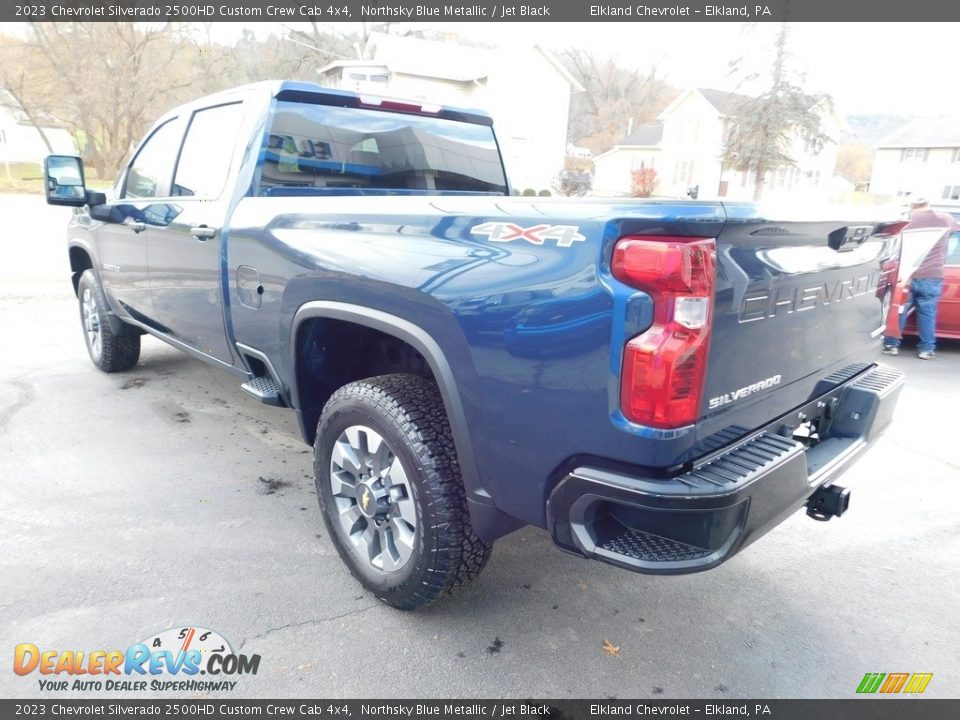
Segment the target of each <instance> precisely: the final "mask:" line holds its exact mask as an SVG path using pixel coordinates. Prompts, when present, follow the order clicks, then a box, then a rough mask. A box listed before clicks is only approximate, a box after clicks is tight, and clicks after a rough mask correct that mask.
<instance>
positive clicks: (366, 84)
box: [319, 33, 583, 190]
mask: <svg viewBox="0 0 960 720" xmlns="http://www.w3.org/2000/svg"><path fill="white" fill-rule="evenodd" d="M364 55H365V57H367V58H369V59H368V60H339V61H337V62H333V63H330V64H329V65H326V66H324V67H322V68H320V70H319V73H320V81H321V83H323V84H324V85H327V86H330V87H338V88H343V89H346V90H353V91H356V92H366V93H372V94H377V95H388V96H393V97H398V98H408V99H411V100H423V101H425V102H429V103H438V104H443V105H457V106H461V107H473V108H479V109H482V110H485V111H486V112H488V113H490V115H491V116H492V117H493V120H494V128H495V130H496V132H497V140H498V141H499V143H500V149H501V152H502V153H503V157H504V163H505V165H506V168H507V175H508V176H509V178H510V183H511V185H512V186H513V187H514V188H516V189H519V190H523V189H525V188H528V187H529V188H533V189H534V190H542V189H547V188H550V186H551V184H552V181H553V180H554V178H555V177H556V175H557V173H558V172H560V170H561V169H562V168H563V163H564V156H565V153H566V146H567V120H568V116H569V109H570V93H571V92H580V91H582V90H583V87H582V86H581V85H580V84H579V83H578V82H577V80H576V79H575V78H574V77H573V76H572V75H571V74H570V73H569V72H568V71H567V70H566V69H565V68H564V67H563V65H561V64H560V62H559V60H557V58H556V57H555V56H554V55H553V54H552V53H551V52H550V51H549V50H547V49H546V48H543V47H541V46H539V45H528V46H510V47H505V48H496V49H491V48H483V47H472V46H468V45H460V44H458V43H455V42H438V41H434V40H423V39H420V38H413V37H406V36H400V35H389V34H385V33H371V35H370V38H369V40H368V43H367V47H366V51H365V53H364Z"/></svg>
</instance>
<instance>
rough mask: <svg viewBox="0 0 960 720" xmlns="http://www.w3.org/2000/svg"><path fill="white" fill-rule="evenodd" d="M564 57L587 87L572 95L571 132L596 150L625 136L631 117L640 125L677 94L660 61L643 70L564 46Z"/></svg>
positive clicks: (572, 137) (575, 139) (570, 135)
mask: <svg viewBox="0 0 960 720" xmlns="http://www.w3.org/2000/svg"><path fill="white" fill-rule="evenodd" d="M561 59H562V61H563V63H564V65H565V66H566V67H567V69H568V70H570V72H571V74H572V75H573V76H574V77H575V78H576V79H577V81H578V82H579V83H580V84H581V85H583V88H584V91H583V92H582V93H574V94H573V95H572V96H571V98H570V123H569V126H568V130H567V137H568V138H569V141H570V142H572V143H579V144H582V145H584V146H586V147H588V148H590V149H591V150H592V151H593V152H595V153H599V152H603V151H604V150H607V149H608V148H609V147H610V146H611V145H613V144H614V143H615V142H616V141H617V140H619V139H621V138H622V137H623V136H624V135H625V134H626V132H627V127H628V125H629V123H630V121H631V120H633V121H634V123H635V124H637V125H639V124H641V123H644V122H649V121H651V120H653V119H654V118H655V117H656V116H657V115H658V114H659V113H660V111H661V110H663V109H664V108H665V107H666V105H667V103H668V102H669V100H670V99H671V98H672V96H673V94H674V91H673V89H672V88H671V87H670V86H669V85H667V83H666V82H665V81H664V80H663V79H662V78H661V77H660V76H659V66H658V63H657V62H656V61H654V62H652V63H651V65H650V67H649V68H648V69H647V70H646V71H641V70H638V69H629V68H624V67H622V66H621V65H619V64H617V63H615V62H614V61H613V60H611V59H609V58H607V59H600V58H598V57H597V56H596V55H594V54H593V53H590V52H587V51H584V50H566V51H565V52H563V53H562V55H561Z"/></svg>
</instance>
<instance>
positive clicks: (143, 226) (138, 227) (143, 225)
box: [124, 220, 147, 233]
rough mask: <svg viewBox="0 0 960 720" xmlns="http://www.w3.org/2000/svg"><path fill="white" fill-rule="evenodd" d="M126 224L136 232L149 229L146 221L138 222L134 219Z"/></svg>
mask: <svg viewBox="0 0 960 720" xmlns="http://www.w3.org/2000/svg"><path fill="white" fill-rule="evenodd" d="M124 225H126V226H127V227H128V228H130V229H131V230H133V231H134V232H135V233H142V232H143V231H144V230H146V229H147V224H146V223H142V222H138V221H136V220H133V221H131V222H128V223H124Z"/></svg>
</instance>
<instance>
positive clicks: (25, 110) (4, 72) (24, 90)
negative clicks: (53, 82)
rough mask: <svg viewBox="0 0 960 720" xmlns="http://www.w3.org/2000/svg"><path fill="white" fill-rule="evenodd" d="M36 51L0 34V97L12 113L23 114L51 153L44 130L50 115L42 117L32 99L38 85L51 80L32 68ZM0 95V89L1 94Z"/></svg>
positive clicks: (17, 40)
mask: <svg viewBox="0 0 960 720" xmlns="http://www.w3.org/2000/svg"><path fill="white" fill-rule="evenodd" d="M36 55H37V53H36V49H35V48H29V47H27V46H25V44H24V43H23V42H22V41H20V40H19V39H17V38H14V37H11V36H0V90H2V91H5V94H6V98H2V97H0V100H3V99H5V100H6V101H7V103H6V104H8V105H9V106H10V108H11V109H12V110H13V111H14V113H15V114H20V115H22V116H23V117H24V118H26V120H27V122H29V123H30V124H31V125H32V126H33V128H34V129H35V130H36V131H37V133H38V134H39V135H40V138H41V139H42V140H43V143H44V145H46V146H47V150H48V151H49V152H50V153H52V152H53V145H51V144H50V140H49V138H48V137H47V134H46V133H45V132H44V130H43V128H44V123H43V120H45V119H47V120H49V118H43V117H41V116H42V114H43V113H42V111H41V110H40V108H39V107H37V106H35V105H34V104H33V102H32V99H33V98H34V96H35V95H36V94H37V91H38V89H40V88H42V87H44V86H45V85H47V84H48V83H49V81H50V78H49V76H48V75H47V74H45V73H38V72H35V71H34V70H33V68H34V67H35V66H36V65H37V62H36V60H37V58H36ZM3 95H4V93H3V92H0V96H3ZM48 124H49V123H48Z"/></svg>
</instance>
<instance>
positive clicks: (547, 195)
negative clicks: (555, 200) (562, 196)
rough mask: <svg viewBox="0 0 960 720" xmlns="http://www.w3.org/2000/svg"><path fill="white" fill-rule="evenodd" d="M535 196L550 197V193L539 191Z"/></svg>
mask: <svg viewBox="0 0 960 720" xmlns="http://www.w3.org/2000/svg"><path fill="white" fill-rule="evenodd" d="M537 195H538V196H539V197H550V191H549V190H541V191H540V192H538V193H537Z"/></svg>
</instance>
